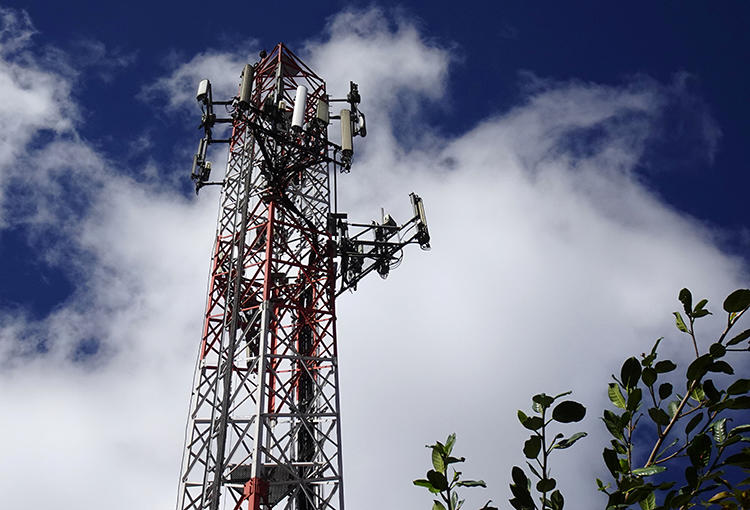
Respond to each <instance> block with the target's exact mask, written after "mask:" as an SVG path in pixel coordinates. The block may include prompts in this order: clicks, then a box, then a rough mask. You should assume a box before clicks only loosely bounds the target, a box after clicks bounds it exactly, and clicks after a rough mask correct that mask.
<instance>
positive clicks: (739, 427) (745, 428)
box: [729, 423, 750, 436]
mask: <svg viewBox="0 0 750 510" xmlns="http://www.w3.org/2000/svg"><path fill="white" fill-rule="evenodd" d="M749 431H750V424H748V423H746V424H744V425H737V426H736V427H734V428H733V429H732V430H730V431H729V435H730V436H734V435H736V434H741V433H742V432H749Z"/></svg>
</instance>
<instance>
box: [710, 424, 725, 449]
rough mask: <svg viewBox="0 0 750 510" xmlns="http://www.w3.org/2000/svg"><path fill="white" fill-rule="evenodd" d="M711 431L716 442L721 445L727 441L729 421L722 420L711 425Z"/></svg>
mask: <svg viewBox="0 0 750 510" xmlns="http://www.w3.org/2000/svg"><path fill="white" fill-rule="evenodd" d="M711 429H712V431H713V435H714V441H716V443H717V444H721V443H723V442H724V441H726V439H727V419H726V418H722V419H720V420H717V421H715V422H714V423H712V424H711Z"/></svg>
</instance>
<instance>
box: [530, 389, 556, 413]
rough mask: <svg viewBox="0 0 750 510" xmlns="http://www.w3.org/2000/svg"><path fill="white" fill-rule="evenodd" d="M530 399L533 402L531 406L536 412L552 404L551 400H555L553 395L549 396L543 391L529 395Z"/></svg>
mask: <svg viewBox="0 0 750 510" xmlns="http://www.w3.org/2000/svg"><path fill="white" fill-rule="evenodd" d="M531 401H532V402H533V404H532V408H533V409H534V411H536V412H537V413H541V412H542V410H543V409H547V408H548V407H549V406H551V405H552V402H554V401H555V399H554V397H550V396H549V395H546V394H544V393H540V394H539V395H534V396H533V397H531Z"/></svg>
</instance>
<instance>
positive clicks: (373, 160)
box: [0, 9, 747, 510]
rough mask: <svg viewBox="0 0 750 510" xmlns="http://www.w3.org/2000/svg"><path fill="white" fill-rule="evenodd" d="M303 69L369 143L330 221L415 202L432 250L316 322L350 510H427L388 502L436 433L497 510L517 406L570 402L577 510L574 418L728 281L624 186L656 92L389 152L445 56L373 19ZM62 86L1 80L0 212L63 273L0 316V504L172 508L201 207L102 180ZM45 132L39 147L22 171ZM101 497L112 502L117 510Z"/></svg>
mask: <svg viewBox="0 0 750 510" xmlns="http://www.w3.org/2000/svg"><path fill="white" fill-rule="evenodd" d="M13 13H15V16H16V18H14V19H15V20H18V19H25V18H24V17H23V15H21V14H19V13H18V12H16V11H11V14H13ZM6 15H7V13H5V12H4V13H3V16H6ZM5 26H14V25H13V24H12V23H7V24H6V25H5ZM22 26H25V27H26V29H15V30H16V32H17V34H16V35H13V33H11V34H10V35H7V34H6V35H5V36H4V37H10V38H11V40H17V41H25V40H26V39H28V38H27V37H26V36H25V35H24V34H25V33H26V32H28V31H29V30H31V28H30V24H29V23H28V20H27V21H26V24H25V25H22ZM8 30H10V29H8ZM24 37H26V39H24ZM18 44H19V48H23V45H22V44H21V42H19V43H18ZM23 44H26V43H25V42H24V43H23ZM247 53H248V54H253V52H249V51H248V52H247ZM303 53H304V54H303ZM300 55H302V56H303V57H304V58H306V59H307V60H308V62H310V63H311V64H313V67H314V68H315V69H316V70H318V71H319V72H320V74H321V76H324V77H325V78H326V79H327V80H328V81H329V83H330V84H331V86H332V88H333V90H334V91H336V93H344V92H345V90H340V89H336V87H340V86H344V87H345V86H346V84H347V83H348V81H349V80H350V79H351V80H354V81H357V82H358V83H360V87H361V90H362V92H363V103H362V107H363V109H365V111H366V112H368V113H370V117H368V120H370V121H371V122H370V125H369V128H370V133H371V135H369V136H368V137H367V138H366V139H364V140H360V139H358V140H357V150H358V153H357V155H356V158H357V159H356V162H355V166H354V168H353V169H352V172H351V173H350V174H348V175H342V176H340V178H339V182H340V184H341V189H340V199H341V203H343V208H344V209H346V210H348V211H349V212H351V213H352V214H351V216H350V217H352V218H355V219H361V220H367V219H368V218H369V215H372V216H377V215H378V214H379V213H378V209H377V207H378V206H380V205H385V206H386V207H387V208H388V210H390V211H392V212H393V213H394V216H395V217H396V218H399V219H402V220H404V219H406V218H407V217H408V216H409V215H410V208H409V206H408V200H407V196H406V195H407V193H408V192H409V191H412V190H415V191H417V192H418V193H420V194H421V195H422V196H423V197H424V199H425V202H426V206H427V214H428V218H429V220H430V228H431V232H432V235H433V243H432V244H433V250H432V251H431V252H430V253H420V252H419V250H417V249H416V248H415V249H413V250H408V252H407V253H406V254H405V261H404V263H403V264H402V267H401V268H399V269H398V270H396V271H395V272H394V273H393V275H392V276H391V277H390V278H389V280H388V281H387V282H381V281H379V280H378V279H370V280H367V281H365V282H363V283H362V285H361V286H360V290H359V291H358V292H357V293H356V294H355V295H345V296H343V297H342V298H340V301H339V304H338V311H339V317H340V319H339V339H340V344H339V348H340V355H341V384H342V387H341V391H342V407H343V433H344V458H345V473H346V478H345V485H346V488H347V498H348V499H347V504H348V506H349V507H351V508H361V509H363V510H368V509H373V510H375V509H380V508H383V507H384V506H394V507H404V508H412V507H413V508H417V507H420V506H426V505H429V498H428V497H427V495H426V494H423V493H422V492H421V491H420V490H418V489H417V488H414V487H412V486H411V480H412V479H414V478H417V477H420V476H421V475H422V474H423V473H424V471H425V470H426V469H427V466H428V463H429V457H428V455H427V451H426V450H425V449H424V448H423V447H422V445H423V444H426V443H427V442H432V441H433V440H435V439H442V438H444V436H445V435H446V434H447V433H449V432H451V431H456V432H458V434H459V442H458V445H457V450H458V452H459V453H460V454H463V455H466V456H467V457H468V458H469V463H468V464H467V466H466V469H465V470H464V471H465V473H466V474H467V475H468V476H476V477H481V478H484V479H485V480H487V482H488V483H489V484H490V488H489V489H487V490H479V489H475V490H474V495H471V494H472V493H471V492H468V491H467V494H469V495H471V496H470V498H469V499H470V502H469V503H471V504H474V503H476V504H478V503H481V502H484V501H485V500H486V499H489V498H490V497H491V498H493V499H494V500H495V501H496V502H498V503H501V504H502V505H504V504H505V502H504V501H503V500H504V499H505V498H506V497H507V496H506V494H507V490H506V487H507V483H508V478H509V476H508V475H509V470H510V466H511V465H512V464H514V463H515V464H518V463H520V462H522V456H521V453H520V447H521V444H522V443H521V441H522V436H523V433H522V431H521V428H520V426H519V425H518V424H517V423H516V420H515V409H517V408H519V407H526V406H527V405H528V400H529V397H530V396H531V394H533V393H534V392H538V391H558V390H559V391H563V390H567V389H574V390H575V391H576V394H577V396H578V397H579V398H580V399H581V400H583V401H584V402H586V403H588V404H591V405H592V408H591V415H590V416H589V417H588V419H587V420H586V422H585V423H584V424H583V428H585V429H587V430H589V432H592V437H590V438H587V440H585V442H584V443H581V444H580V446H579V445H577V446H576V447H575V449H574V450H573V451H571V452H570V453H568V454H567V455H562V456H561V458H560V459H559V462H557V463H556V464H554V465H553V468H554V467H557V474H559V475H560V478H561V482H562V484H563V487H568V491H567V492H566V496H567V497H568V504H569V506H571V507H576V508H590V507H594V506H598V500H597V499H596V498H597V496H596V495H595V493H594V490H593V483H592V479H593V473H594V472H598V473H601V472H602V471H603V470H602V469H601V466H600V464H601V462H600V461H599V458H600V456H599V452H600V450H601V448H600V445H599V441H600V439H601V436H600V435H598V434H599V432H600V431H599V429H600V425H599V424H598V423H597V420H596V417H595V416H594V414H595V412H596V411H595V410H596V409H598V408H600V407H599V406H600V405H601V404H602V402H603V400H604V399H603V395H602V393H603V390H604V388H605V383H606V381H607V377H608V374H609V373H611V372H613V371H616V370H618V369H619V363H620V361H621V360H623V359H624V358H625V357H627V356H629V355H631V354H634V353H638V352H642V351H644V350H646V349H647V348H648V347H650V344H651V342H652V341H653V339H654V338H656V337H658V336H661V335H663V334H665V333H668V332H669V331H671V330H672V328H673V326H672V325H671V323H670V320H669V312H670V311H671V310H672V309H673V308H674V304H675V294H676V292H677V290H678V289H679V288H680V287H681V286H683V285H686V286H689V287H691V288H693V289H694V290H695V293H696V294H697V295H700V296H708V297H710V298H712V301H713V302H714V303H713V304H714V305H717V304H718V301H719V299H720V298H721V297H723V296H724V295H726V293H727V292H728V291H730V290H732V289H733V288H734V287H736V286H739V285H741V284H742V283H743V282H746V281H747V268H746V266H745V265H744V264H745V263H744V262H743V261H740V260H738V259H733V258H731V257H728V256H726V255H725V254H723V253H722V252H721V251H719V250H718V249H717V248H716V247H715V245H714V241H713V236H714V233H713V232H711V231H710V230H709V229H708V228H706V227H704V226H701V225H700V223H699V222H698V221H697V220H695V219H692V218H689V217H685V216H683V215H681V214H680V213H678V212H676V211H674V210H672V209H670V208H669V207H668V206H666V205H665V204H664V203H663V202H662V201H661V200H660V199H659V197H658V195H656V194H655V193H654V192H652V191H651V190H649V189H648V188H647V187H645V186H644V185H643V183H642V182H640V181H639V178H638V176H637V174H636V172H635V169H634V167H635V165H636V164H637V163H638V162H639V158H640V157H641V156H642V154H643V151H644V147H645V144H646V141H647V139H648V138H649V136H652V135H653V133H654V132H653V125H654V122H655V121H654V119H656V118H657V117H658V115H659V111H660V108H661V107H662V105H663V98H664V95H665V94H666V92H665V90H664V86H661V85H659V84H658V83H656V82H653V81H649V80H634V81H633V82H632V83H626V84H623V85H621V86H602V85H598V84H591V83H578V82H566V83H555V82H545V81H544V80H541V81H540V82H539V83H537V85H538V86H536V87H535V88H533V89H529V91H528V95H527V99H526V101H525V102H524V103H523V104H521V105H518V106H517V107H515V108H513V109H512V110H510V111H508V112H504V113H500V114H496V115H494V116H491V117H489V118H487V119H485V120H483V121H481V122H479V123H478V124H477V125H476V127H475V128H474V129H472V130H470V131H469V132H466V133H462V134H458V135H455V136H451V137H440V136H438V135H436V134H434V133H431V130H430V128H429V126H421V125H420V126H419V128H420V130H422V131H423V132H424V136H421V137H415V138H413V139H410V140H408V142H409V143H406V144H404V143H403V139H400V138H399V137H398V135H397V133H398V132H399V129H400V128H401V127H400V126H397V122H399V121H402V120H403V119H404V118H406V119H409V120H410V121H411V122H415V123H417V124H416V125H418V119H419V115H418V113H419V111H420V108H424V107H425V106H426V105H429V106H430V107H436V105H439V104H441V102H444V101H446V99H445V97H446V94H445V92H446V90H445V83H446V80H447V77H448V71H449V68H450V63H451V62H452V61H453V60H454V58H455V57H453V56H452V55H451V54H450V50H449V49H448V48H447V47H444V46H440V45H437V44H435V43H433V42H430V41H428V40H426V39H425V37H424V36H423V35H422V34H421V33H420V31H419V30H418V29H417V28H416V27H415V25H414V24H413V23H412V22H410V21H409V20H408V19H405V18H402V17H398V16H397V17H396V18H395V21H394V18H392V17H389V16H388V15H386V14H384V13H383V12H381V11H378V10H375V9H371V10H367V11H345V12H344V13H342V14H341V15H339V16H337V17H334V18H333V19H331V20H330V22H329V25H328V27H327V28H326V32H325V33H324V34H323V36H322V37H321V38H320V39H318V40H315V41H312V42H310V43H309V44H307V45H306V46H305V48H304V51H303V52H300ZM245 58H247V56H246V55H245V54H244V53H243V54H228V53H221V52H205V53H201V54H199V55H196V56H194V57H193V58H192V59H190V60H188V62H187V63H185V64H182V65H176V66H175V69H174V70H173V71H172V72H170V73H169V74H168V75H167V76H166V77H163V78H161V79H159V80H157V81H156V82H155V83H154V84H153V85H151V86H150V87H147V88H146V89H145V90H147V91H148V92H146V94H147V96H149V95H150V96H149V97H157V95H158V94H163V96H162V97H166V98H167V102H168V104H169V106H170V107H172V108H174V109H176V108H182V107H183V106H187V105H191V106H190V107H191V108H192V107H193V106H192V104H193V100H194V98H193V96H192V94H193V92H194V87H195V83H196V82H197V80H198V79H200V78H203V77H209V78H211V79H212V82H213V83H214V86H215V87H216V88H217V89H220V90H221V91H225V93H226V94H232V93H233V88H234V87H235V86H236V81H237V79H238V78H237V75H238V73H239V71H240V69H241V67H242V65H243V64H244V63H245ZM393 71H396V72H393ZM32 77H33V79H31V78H32ZM24 80H26V81H24ZM52 83H54V84H55V86H54V87H52V86H51V84H52ZM70 83H71V82H70V79H69V78H67V79H66V78H65V77H64V76H61V75H59V74H55V73H50V72H46V71H44V70H43V69H41V68H40V67H39V66H37V65H35V63H34V61H33V59H32V60H28V59H27V60H25V61H23V62H22V63H19V62H18V61H15V60H12V59H11V58H10V57H7V56H5V57H4V60H3V61H2V62H0V84H5V85H4V87H6V89H7V90H10V91H15V93H17V94H19V95H20V96H22V95H23V94H24V93H30V92H29V91H32V92H33V93H34V95H33V96H29V98H30V99H29V101H28V103H29V105H28V107H26V108H21V109H19V110H18V111H14V112H12V113H13V114H14V115H16V116H18V117H19V118H18V119H17V122H18V123H19V129H20V130H21V131H22V132H24V133H26V138H24V140H25V141H23V142H22V143H18V140H16V141H14V143H13V144H12V145H11V144H10V143H9V142H7V143H6V141H5V140H2V139H0V140H2V145H0V147H3V148H4V149H3V150H5V148H7V152H3V153H0V157H2V158H4V159H0V168H2V169H3V171H4V172H5V171H8V172H10V171H11V170H9V169H10V168H12V167H13V165H14V164H16V163H18V162H19V161H23V162H25V164H26V168H27V171H26V173H25V174H24V175H26V176H27V177H26V178H25V180H24V179H19V178H18V175H19V174H15V173H14V174H13V175H14V176H16V177H14V179H15V181H14V184H13V185H14V186H15V187H16V188H15V190H16V191H19V192H21V193H22V194H23V195H22V196H24V197H25V198H26V200H25V205H23V208H22V207H21V201H11V202H10V203H9V204H10V205H9V207H12V208H13V212H14V213H18V212H19V211H20V212H23V214H22V216H23V217H24V218H26V220H25V221H26V222H27V223H28V224H33V226H34V229H35V230H34V232H36V234H35V235H42V234H40V233H43V232H56V233H57V234H56V237H54V236H53V237H52V241H53V242H52V245H51V246H48V247H47V248H45V254H44V256H45V257H46V258H47V259H48V261H49V262H50V263H54V264H58V265H59V267H61V268H62V267H64V266H63V264H62V262H63V261H67V262H69V264H68V265H67V266H65V267H68V269H66V270H68V271H71V273H72V274H74V275H75V283H76V289H75V292H74V294H73V295H72V296H71V297H70V298H69V299H68V300H67V301H66V302H64V303H61V304H60V305H59V307H58V308H57V309H56V310H54V311H53V312H52V313H51V314H50V315H49V316H48V317H45V318H43V319H42V320H36V321H35V320H32V319H29V318H27V317H25V316H24V315H23V314H19V313H18V312H17V311H15V312H14V314H12V313H11V311H5V312H4V314H3V315H2V316H0V359H2V362H3V366H4V367H5V368H6V369H5V370H4V371H3V372H2V373H0V405H1V406H2V407H3V408H4V409H6V410H7V409H12V410H13V412H12V413H10V412H5V413H2V414H0V430H3V431H4V432H5V433H6V434H8V436H7V437H11V438H13V441H12V442H11V445H10V446H9V447H8V448H6V450H5V451H4V455H3V457H2V460H0V491H1V492H2V493H3V495H4V498H5V501H6V502H7V504H8V506H10V507H14V508H15V507H25V506H28V504H27V501H28V498H29V495H30V494H34V501H35V504H37V505H39V506H48V505H52V504H55V505H57V506H63V507H73V506H75V507H76V508H81V509H88V508H92V509H93V508H98V507H99V506H101V501H103V500H105V498H106V500H107V501H108V505H109V506H110V508H112V509H113V510H117V509H120V508H121V509H123V510H124V509H131V508H144V509H150V508H153V509H156V508H164V507H167V508H169V507H170V506H172V505H173V504H174V498H175V494H176V486H177V477H178V470H179V462H180V459H181V454H180V451H181V446H182V432H183V427H184V419H185V412H186V409H187V404H188V395H189V390H190V381H191V377H192V372H191V371H192V362H193V359H194V356H195V349H196V348H197V340H198V337H199V331H200V316H201V311H202V306H203V299H204V295H203V293H204V291H205V281H206V272H207V266H208V259H209V249H210V244H211V241H212V239H211V237H212V235H213V232H212V228H213V224H214V214H215V210H216V205H217V200H218V199H217V194H216V190H215V189H206V191H205V192H203V193H202V194H201V197H200V199H199V200H189V199H186V198H183V197H181V196H180V195H179V194H178V193H177V192H176V191H169V190H167V191H165V190H161V191H158V190H155V189H154V188H152V187H149V186H148V185H144V184H139V183H136V182H134V181H132V180H130V179H128V178H126V177H124V176H123V175H122V174H120V173H119V172H118V170H117V164H116V162H112V161H107V160H106V159H105V158H103V157H102V156H101V155H100V154H98V153H97V152H96V150H95V149H93V148H92V147H91V146H90V145H88V144H86V143H85V142H83V141H81V140H79V139H78V138H77V137H76V135H75V131H74V122H75V116H71V115H70V112H75V109H76V105H75V103H74V102H73V101H72V100H71V98H70ZM2 108H3V107H2V106H0V116H5V115H7V116H8V118H10V116H11V112H7V113H6V112H4V111H3V110H2ZM6 108H8V107H6ZM367 108H370V109H371V110H367ZM404 109H405V110H404ZM404 112H405V113H404ZM402 114H403V115H402ZM3 118H5V117H3ZM71 119H72V120H71ZM44 130H51V131H52V132H54V133H55V134H56V137H53V141H52V142H51V143H48V144H45V145H44V146H43V147H41V148H34V149H32V148H30V147H29V145H28V140H30V139H31V137H32V136H33V135H35V134H37V133H39V132H40V131H44ZM582 137H585V138H586V140H590V141H591V143H586V144H582V143H581V139H582ZM193 142H194V141H192V140H188V141H186V143H191V144H192V143H193ZM11 149H12V150H11ZM60 161H62V162H64V163H63V164H60V163H59V162H60ZM72 161H75V162H76V163H77V164H76V165H73V164H69V163H68V162H72ZM217 165H218V163H217ZM67 176H72V177H73V179H74V181H75V182H76V183H85V182H88V181H89V180H91V184H90V190H89V191H87V192H86V193H83V194H82V195H81V196H82V197H83V198H82V200H84V202H83V203H80V204H73V205H71V204H66V203H65V195H64V189H63V188H61V187H60V186H61V185H62V183H63V182H64V179H63V178H64V177H67ZM76 215H78V216H76ZM45 229H46V230H45ZM92 338H95V339H98V340H99V341H100V346H99V350H98V352H96V353H95V354H90V355H88V356H83V359H82V357H81V355H80V348H81V342H82V341H86V340H89V339H92ZM676 342H677V340H676V339H675V340H673V344H672V345H675V344H676ZM39 345H43V346H44V348H43V349H40V348H38V347H36V346H39ZM666 348H667V350H670V349H674V348H671V347H666ZM672 352H674V350H672ZM605 398H606V397H605ZM576 450H577V451H576ZM563 453H567V452H563ZM571 466H575V469H573V468H571ZM566 467H567V468H566ZM29 473H34V474H35V475H36V476H32V477H29ZM39 480H44V481H45V482H44V484H45V490H44V491H41V492H40V491H38V484H39ZM113 484H119V485H123V484H124V486H123V487H124V490H122V491H120V492H122V493H123V494H121V495H120V496H118V497H117V498H114V499H113V498H111V491H112V487H113ZM384 487H387V488H388V490H387V491H383V490H382V489H383V488H384ZM376 494H377V496H376ZM480 500H481V501H480Z"/></svg>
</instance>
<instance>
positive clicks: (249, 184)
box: [177, 44, 429, 510]
mask: <svg viewBox="0 0 750 510" xmlns="http://www.w3.org/2000/svg"><path fill="white" fill-rule="evenodd" d="M197 98H198V101H199V102H200V103H201V107H202V110H203V119H202V127H203V129H204V132H205V136H204V138H203V139H202V140H201V143H200V146H199V150H198V154H196V156H195V160H194V162H193V171H192V177H193V180H194V181H195V182H196V191H197V190H198V189H200V188H201V187H202V186H205V185H211V184H217V185H221V186H222V193H221V206H220V210H219V217H218V223H217V228H216V240H215V244H214V248H213V255H212V263H211V275H210V280H209V284H208V298H207V303H206V312H205V316H204V327H203V335H202V338H201V342H200V350H199V354H198V361H197V365H196V369H195V376H194V382H193V392H192V397H191V404H190V414H189V417H188V425H187V430H186V437H185V452H184V458H183V462H182V472H181V476H180V488H179V495H178V504H177V507H178V510H187V509H195V510H198V509H200V510H203V509H211V510H218V509H219V508H227V509H239V508H243V507H246V508H248V509H250V510H258V509H261V508H263V509H265V508H271V507H278V508H284V509H295V510H313V509H315V510H318V509H343V508H344V502H343V481H342V480H343V479H342V457H341V441H340V438H341V423H340V409H339V394H338V358H337V350H336V341H337V338H336V313H335V299H336V296H337V295H339V294H340V293H341V292H343V291H344V290H347V289H353V288H354V287H355V286H356V283H357V282H358V281H359V280H360V279H361V278H362V277H363V276H364V275H366V274H367V273H369V272H370V271H373V270H374V271H377V272H378V273H379V274H380V275H381V276H386V275H387V274H388V270H389V268H390V267H391V266H392V265H393V264H394V263H396V262H398V261H399V260H400V252H401V249H402V248H403V246H405V245H406V244H410V243H418V244H420V245H421V246H422V247H423V248H428V247H429V233H428V231H427V224H426V219H425V215H424V208H423V206H422V201H421V199H420V198H419V197H417V196H416V195H414V194H413V193H412V195H411V198H412V205H413V207H414V217H413V218H411V219H410V220H409V221H408V222H406V223H405V224H403V225H401V226H399V225H397V224H396V223H395V221H393V220H392V219H391V218H390V217H389V216H387V217H386V218H383V220H382V221H381V222H373V223H371V224H353V223H348V222H347V220H346V215H345V214H342V213H339V212H338V211H336V210H335V205H334V203H335V198H334V197H335V184H333V183H335V174H336V172H337V171H348V170H349V168H350V166H351V158H352V154H353V146H352V137H353V136H357V135H360V136H364V135H365V123H364V114H362V112H361V111H359V108H358V104H359V102H360V98H359V92H358V90H357V86H356V85H355V84H354V83H351V84H350V93H349V94H348V95H347V97H346V98H345V99H331V98H329V96H328V95H327V93H326V86H325V82H324V81H323V80H322V79H320V78H319V77H318V76H317V75H316V74H315V73H314V72H313V71H312V70H311V69H310V68H308V67H307V66H306V65H305V64H304V63H303V62H302V61H300V60H299V59H298V58H297V57H296V56H295V55H294V54H293V53H292V52H291V51H289V50H288V49H287V48H286V47H285V46H284V45H283V44H279V45H277V46H276V47H275V48H274V50H273V51H272V52H271V53H270V54H265V52H262V53H261V59H260V61H259V62H257V63H255V64H253V65H250V64H248V65H246V66H245V68H244V70H243V73H242V76H241V83H240V86H239V93H238V95H237V96H235V97H233V98H231V99H229V100H227V101H214V100H213V97H212V91H211V84H210V82H209V81H208V80H203V81H202V82H201V83H200V85H199V87H198V96H197ZM336 102H340V103H343V104H344V106H346V108H343V109H341V111H340V113H339V114H338V115H335V116H331V115H330V114H329V112H330V106H331V104H333V103H336ZM215 108H216V109H219V108H222V109H223V110H225V111H226V115H225V116H224V117H221V116H220V115H217V113H215V111H214V110H215ZM331 120H334V121H336V120H337V121H339V122H340V126H341V136H342V138H341V143H340V144H337V143H334V142H331V141H329V139H328V129H329V124H330V121H331ZM218 123H231V136H230V137H229V138H228V139H224V140H220V139H214V138H213V136H212V133H213V131H212V130H213V129H214V128H215V126H216V124H218ZM215 143H228V144H229V160H228V163H227V169H226V173H225V175H224V177H223V180H221V181H220V182H210V181H209V178H210V171H211V165H210V163H209V162H208V161H206V152H207V148H208V147H209V146H210V145H211V144H215ZM350 229H351V231H352V233H351V235H350ZM220 505H221V506H220Z"/></svg>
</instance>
